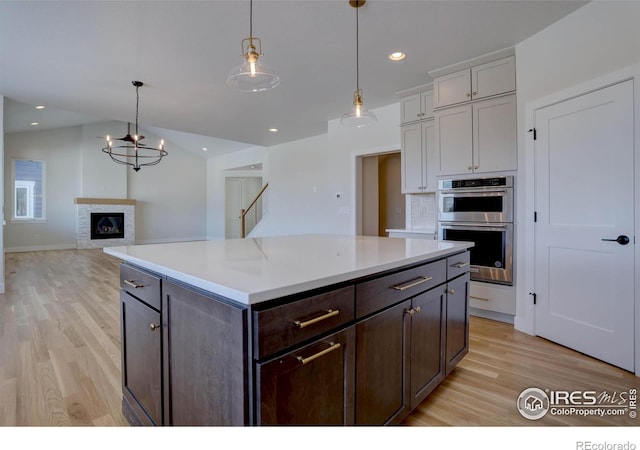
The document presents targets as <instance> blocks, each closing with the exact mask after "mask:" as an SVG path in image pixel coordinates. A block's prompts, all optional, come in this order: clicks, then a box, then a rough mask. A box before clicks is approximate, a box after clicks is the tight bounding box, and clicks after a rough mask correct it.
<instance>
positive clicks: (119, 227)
mask: <svg viewBox="0 0 640 450" xmlns="http://www.w3.org/2000/svg"><path fill="white" fill-rule="evenodd" d="M91 239H124V213H117V212H115V213H91Z"/></svg>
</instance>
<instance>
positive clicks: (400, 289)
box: [391, 277, 433, 291]
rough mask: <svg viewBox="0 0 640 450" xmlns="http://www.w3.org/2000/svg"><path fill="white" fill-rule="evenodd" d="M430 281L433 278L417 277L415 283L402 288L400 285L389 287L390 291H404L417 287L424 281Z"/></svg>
mask: <svg viewBox="0 0 640 450" xmlns="http://www.w3.org/2000/svg"><path fill="white" fill-rule="evenodd" d="M431 280H433V277H418V279H417V280H416V281H413V282H411V283H408V284H405V285H403V286H400V285H395V286H391V289H395V290H396V291H405V290H407V289H409V288H412V287H414V286H417V285H419V284H422V283H424V282H426V281H431Z"/></svg>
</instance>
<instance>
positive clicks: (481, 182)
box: [438, 175, 513, 190]
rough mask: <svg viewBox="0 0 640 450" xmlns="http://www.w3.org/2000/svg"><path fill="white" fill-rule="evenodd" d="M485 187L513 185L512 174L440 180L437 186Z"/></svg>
mask: <svg viewBox="0 0 640 450" xmlns="http://www.w3.org/2000/svg"><path fill="white" fill-rule="evenodd" d="M487 187H513V176H512V175H509V176H506V177H490V178H489V177H487V178H469V179H466V180H440V181H439V186H438V188H439V189H440V190H447V189H469V188H487Z"/></svg>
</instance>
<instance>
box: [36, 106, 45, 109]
mask: <svg viewBox="0 0 640 450" xmlns="http://www.w3.org/2000/svg"><path fill="white" fill-rule="evenodd" d="M36 109H44V105H38V106H36Z"/></svg>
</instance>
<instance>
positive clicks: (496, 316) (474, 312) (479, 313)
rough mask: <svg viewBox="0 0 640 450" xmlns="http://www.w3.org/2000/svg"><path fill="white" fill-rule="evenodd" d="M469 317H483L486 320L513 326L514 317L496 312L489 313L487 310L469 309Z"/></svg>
mask: <svg viewBox="0 0 640 450" xmlns="http://www.w3.org/2000/svg"><path fill="white" fill-rule="evenodd" d="M469 315H471V316H476V317H482V318H484V319H491V320H497V321H498V322H505V323H510V324H511V325H513V316H512V315H511V314H504V313H499V312H495V311H488V310H486V309H479V308H474V307H472V306H470V307H469Z"/></svg>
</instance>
